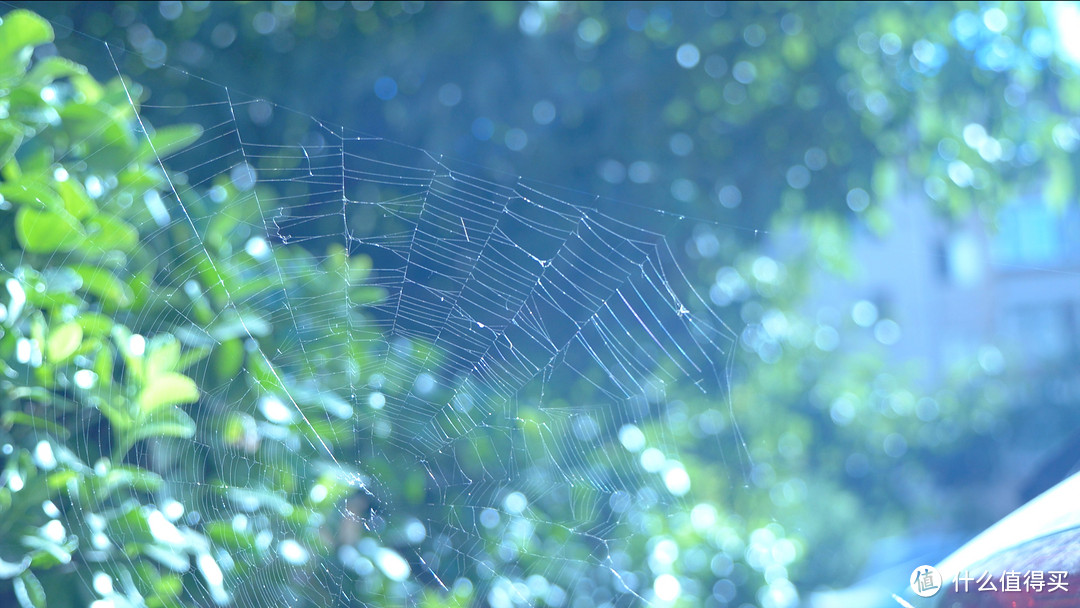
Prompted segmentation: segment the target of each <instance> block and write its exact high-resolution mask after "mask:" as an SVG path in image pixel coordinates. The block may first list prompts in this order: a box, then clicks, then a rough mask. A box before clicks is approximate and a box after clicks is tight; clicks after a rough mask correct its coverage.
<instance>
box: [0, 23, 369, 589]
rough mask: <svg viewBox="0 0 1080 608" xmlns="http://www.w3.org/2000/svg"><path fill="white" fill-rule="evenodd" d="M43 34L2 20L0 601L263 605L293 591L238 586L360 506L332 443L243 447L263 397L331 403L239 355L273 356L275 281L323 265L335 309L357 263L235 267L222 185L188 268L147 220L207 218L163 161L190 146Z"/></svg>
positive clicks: (174, 225) (181, 229) (187, 258)
mask: <svg viewBox="0 0 1080 608" xmlns="http://www.w3.org/2000/svg"><path fill="white" fill-rule="evenodd" d="M52 37H53V32H52V29H51V27H50V25H49V23H48V22H46V21H44V20H43V19H41V18H39V17H37V16H36V15H34V14H32V13H30V12H28V11H24V10H16V11H12V12H10V13H8V14H7V15H5V16H4V19H3V22H2V24H0V166H2V182H0V195H2V199H0V200H2V211H0V231H2V233H3V237H2V238H0V275H2V277H0V278H2V280H3V282H4V285H5V287H6V298H5V299H4V305H3V307H2V308H0V321H2V326H0V372H2V378H0V412H2V414H0V446H2V451H3V458H4V461H5V462H6V464H5V465H4V470H3V476H2V482H3V487H2V488H0V521H2V522H3V523H2V524H0V528H2V530H0V560H2V561H0V579H2V580H3V581H4V583H3V584H2V585H0V604H4V605H13V604H16V603H17V605H21V606H24V607H27V608H28V607H30V606H35V607H40V606H44V605H46V601H47V602H48V604H49V605H52V606H61V605H86V604H89V603H91V602H92V601H94V600H95V599H98V598H103V599H109V600H112V601H113V602H114V604H115V605H118V606H124V605H145V606H149V607H156V606H172V605H182V604H189V603H192V602H194V603H196V604H201V605H205V604H208V603H211V602H217V603H224V602H226V601H228V599H229V598H230V597H231V596H234V595H236V594H243V595H244V596H245V597H246V599H245V602H247V603H252V604H257V605H271V604H273V603H275V602H277V601H280V598H281V597H282V593H283V592H284V591H285V590H287V589H288V588H289V587H290V585H293V584H294V582H295V581H297V580H301V579H302V577H300V576H299V575H296V574H294V575H283V576H280V577H276V579H265V580H264V581H263V584H258V585H256V584H252V583H251V581H250V576H249V575H250V574H251V573H253V572H255V571H258V570H263V569H266V568H273V567H275V566H277V567H289V568H292V569H293V570H296V571H309V572H310V571H312V570H314V569H315V563H316V562H317V561H318V560H319V559H321V557H322V556H321V555H319V553H320V552H321V553H325V552H326V549H324V548H323V547H324V545H325V544H326V543H325V542H324V541H323V539H322V538H321V537H320V536H319V534H320V530H321V529H325V526H326V525H327V522H329V521H337V520H340V519H341V515H340V513H339V512H338V511H337V510H334V506H335V505H336V504H337V503H339V502H340V499H341V498H342V497H344V496H346V495H348V494H352V493H354V492H355V491H356V490H355V480H353V482H350V480H349V479H346V478H343V477H342V476H343V471H345V470H347V467H343V466H342V465H340V464H338V463H336V462H328V461H327V458H326V454H327V452H328V451H329V449H330V446H325V449H324V450H322V455H321V458H320V457H318V456H315V455H313V453H315V452H316V450H314V445H313V444H312V440H311V438H310V437H309V438H307V441H306V442H305V441H301V440H302V439H304V438H303V437H302V433H303V432H304V431H303V430H301V428H300V427H299V426H297V425H287V424H286V425H282V427H283V428H282V429H281V431H282V433H279V434H277V435H275V438H274V439H273V440H271V439H265V437H264V436H265V434H263V435H260V433H259V431H258V430H256V426H257V425H256V422H255V420H254V417H253V413H254V412H255V411H256V408H257V407H258V404H259V402H260V400H265V399H272V398H275V397H274V395H283V394H287V395H289V396H291V397H290V398H297V396H301V397H299V398H300V399H303V397H302V396H304V395H308V396H310V399H309V400H308V401H306V402H302V403H296V404H295V405H296V406H297V407H298V408H300V410H301V411H305V410H309V409H323V410H325V408H326V407H327V406H326V403H325V400H324V399H321V398H319V397H318V396H317V395H313V394H311V391H307V392H305V391H304V390H303V389H302V388H301V387H289V388H288V389H286V387H285V385H284V383H287V382H289V380H288V374H286V373H284V372H281V371H279V370H276V369H274V368H273V367H272V366H271V365H270V363H269V361H268V360H266V359H265V358H260V357H257V356H253V355H252V353H253V352H255V349H253V348H252V341H254V340H258V341H259V342H260V344H261V346H262V347H263V348H267V349H268V348H275V347H276V346H275V344H274V343H275V341H278V342H280V341H285V340H288V339H289V336H288V335H287V334H286V333H285V332H274V331H272V329H273V324H272V321H271V319H272V318H273V315H274V312H273V310H274V309H273V307H272V303H273V297H272V295H273V292H274V291H275V290H278V289H281V288H282V284H281V283H280V282H277V281H274V280H272V279H268V278H267V277H268V276H272V275H270V274H269V273H267V272H266V269H267V268H268V267H271V266H273V265H278V266H279V267H280V266H287V265H289V264H293V265H296V266H297V267H304V266H307V267H311V268H314V267H317V266H319V265H320V264H321V265H322V267H323V268H326V269H329V270H332V272H328V276H333V277H339V278H340V280H341V284H339V285H333V284H329V285H327V284H323V285H320V286H319V288H320V289H337V290H339V293H340V292H343V291H346V290H347V287H346V285H347V284H348V285H351V284H357V283H358V282H359V279H360V278H362V277H363V275H364V274H365V273H366V272H367V265H366V262H365V261H364V260H363V259H360V258H352V259H350V258H348V257H347V256H346V254H345V253H344V252H343V251H341V250H340V249H338V250H336V251H334V252H331V254H330V255H329V256H327V257H326V258H325V259H322V260H321V261H320V260H315V259H313V258H312V257H311V255H310V254H308V253H306V252H305V251H303V250H302V249H299V248H284V247H275V248H274V249H273V251H271V252H270V253H269V254H268V255H269V256H271V257H266V256H263V257H262V258H261V259H255V258H254V257H253V256H237V255H231V253H232V252H233V251H242V250H243V245H244V243H243V242H242V241H238V238H239V236H238V234H239V233H240V232H242V231H237V230H236V228H237V225H238V223H240V222H243V221H244V220H245V219H246V218H245V217H244V213H248V214H257V209H255V207H254V204H253V203H252V202H251V197H250V196H247V197H246V198H245V194H247V193H243V192H240V191H238V190H237V189H236V188H235V187H234V186H233V185H232V184H231V183H230V182H229V181H228V180H226V179H220V180H217V182H216V184H215V186H214V191H215V196H216V197H217V198H218V201H217V202H221V201H222V200H224V201H226V202H227V203H228V204H230V205H231V209H232V210H233V211H234V213H231V214H227V215H226V214H219V215H216V216H215V217H214V219H213V220H211V221H210V222H209V223H208V224H207V225H205V226H201V227H200V231H201V234H200V236H199V238H198V239H197V242H200V243H202V244H203V247H202V249H201V250H200V251H195V252H191V251H184V250H179V249H177V248H175V244H176V243H177V242H184V241H185V240H187V239H191V238H192V237H193V231H194V230H195V226H194V225H193V224H191V223H189V222H188V221H187V220H186V216H181V217H180V218H179V219H178V220H170V221H167V222H163V221H162V217H159V216H155V213H157V214H159V215H160V213H161V212H160V209H159V208H157V207H155V203H156V204H157V205H160V204H161V203H160V196H161V194H160V193H166V197H167V198H168V196H169V195H170V194H173V193H174V192H175V193H176V194H179V196H180V197H181V200H182V201H183V203H182V204H183V205H185V206H186V208H188V209H191V210H195V209H203V208H204V207H205V206H206V205H207V204H210V203H209V201H208V199H207V198H206V192H199V191H197V190H196V189H194V188H185V187H183V186H179V188H180V189H179V191H176V190H175V189H174V188H175V187H174V185H173V184H170V182H169V181H168V180H167V179H166V174H165V172H164V167H163V166H161V165H160V163H159V160H158V159H159V157H162V156H168V155H169V154H170V153H172V152H175V151H178V150H181V149H183V148H184V147H185V146H187V145H189V144H190V143H191V142H193V141H195V140H196V139H197V138H198V137H199V135H200V129H199V128H198V127H195V126H187V125H179V126H174V127H169V128H162V129H158V130H154V129H153V128H152V127H151V126H150V125H144V124H143V123H142V122H141V121H140V120H139V119H138V117H137V115H136V112H137V109H136V105H137V100H138V99H139V97H140V96H141V89H140V88H139V87H138V86H137V85H135V84H133V83H124V82H122V81H121V80H120V79H115V80H113V81H111V82H109V83H106V84H102V83H99V82H97V81H96V80H95V79H94V78H92V77H91V76H90V75H88V74H87V71H86V69H84V68H83V67H82V66H80V65H77V64H75V63H72V62H70V61H67V60H65V59H63V58H60V57H49V58H46V59H42V60H40V61H32V60H31V58H32V52H33V49H34V47H35V46H36V45H40V44H44V43H47V42H49V41H50V40H51V39H52ZM129 95H130V96H131V99H130V100H129ZM144 130H145V134H144ZM147 201H149V202H150V204H144V203H145V202H147ZM172 203H173V204H176V203H177V201H176V200H175V198H173V199H172ZM204 215H206V216H209V215H210V214H208V213H204ZM178 252H179V253H178ZM304 289H305V287H304V286H303V285H300V284H297V285H293V286H291V287H290V290H291V293H303V291H304ZM254 296H260V297H254ZM353 296H354V297H355V300H354V302H363V301H365V298H369V299H370V298H373V297H377V296H378V294H377V293H375V292H373V291H372V290H371V289H370V288H368V289H367V290H366V291H365V290H356V293H353ZM237 302H244V303H243V304H237ZM259 303H261V304H262V307H263V309H260V307H259ZM340 312H341V318H342V319H347V318H349V315H351V314H354V313H351V312H350V311H348V310H344V309H343V310H341V311H340ZM296 315H299V316H301V317H302V315H303V312H302V311H298V312H296ZM294 322H296V321H294ZM299 323H300V325H301V326H303V319H302V318H301V319H300V321H299ZM167 327H172V328H173V330H172V331H170V332H163V331H161V329H162V328H167ZM323 353H324V355H325V357H326V359H327V360H326V361H320V362H319V364H320V365H323V364H325V365H326V366H328V368H329V367H330V366H333V365H338V364H339V363H335V362H333V361H331V360H330V359H332V358H334V355H343V356H346V357H351V358H352V360H354V361H355V360H362V359H363V357H364V353H363V352H362V351H361V349H360V348H359V347H356V346H350V345H349V344H347V343H344V342H343V343H341V344H340V345H338V347H334V348H329V349H327V350H324V351H323ZM292 371H302V370H292ZM308 371H311V370H308ZM322 371H323V372H325V371H326V369H323V370H322ZM195 379H198V383H197V382H196V380H195ZM312 419H313V420H315V418H314V417H313V418H312ZM321 420H323V421H324V423H323V424H329V423H326V422H325V421H326V420H327V416H326V415H325V413H324V415H323V416H322V417H321ZM319 424H320V423H319V422H313V425H312V426H311V428H309V429H308V430H309V431H314V430H315V429H316V428H320V430H323V431H325V432H322V433H319V437H320V439H319V441H333V438H336V437H348V436H349V433H347V432H344V430H341V432H335V429H333V428H321V427H318V426H317V425H319ZM301 444H304V445H305V446H306V447H307V448H311V449H306V450H305V449H303V448H299V447H296V446H299V445H301ZM284 445H288V446H292V448H293V449H292V450H282V449H281V448H282V446H284ZM268 462H273V464H274V467H273V470H266V468H265V467H263V466H261V465H260V463H268ZM181 465H182V466H181ZM166 471H167V472H169V474H168V475H167V476H163V475H162V473H163V472H166ZM346 476H347V475H346ZM350 483H352V485H350ZM315 484H320V486H321V488H322V490H321V491H320V492H319V493H318V494H312V493H311V492H310V490H311V487H312V486H313V485H315ZM313 496H314V498H313ZM230 501H233V502H237V501H241V502H244V503H245V504H246V505H248V508H249V510H250V511H252V512H254V513H257V514H258V516H257V517H256V516H253V517H252V520H251V523H250V525H244V526H241V525H237V522H235V521H233V517H232V516H233V513H232V512H231V511H230V510H229V509H227V508H223V507H222V505H223V504H225V503H228V502H230ZM267 532H269V533H270V534H267ZM282 536H288V537H295V541H294V542H296V543H298V544H299V545H301V546H306V547H309V548H310V551H311V552H313V553H315V554H316V557H315V559H311V560H293V561H294V563H289V564H284V562H283V560H282V558H281V556H280V554H279V551H278V550H277V549H276V548H275V547H272V546H271V545H270V542H269V540H268V539H270V538H281V537H282ZM380 576H381V573H380V572H378V571H376V572H375V573H374V574H372V575H371V576H369V577H368V578H369V579H371V580H370V581H369V582H370V583H371V588H372V589H377V588H378V586H379V582H378V579H379V578H380ZM74 580H78V581H80V584H72V581H74ZM267 581H270V582H269V584H267ZM303 593H304V594H305V597H307V600H308V601H309V602H311V603H313V604H322V602H321V601H320V600H319V598H317V597H312V596H311V593H312V591H311V590H306V591H304V592H303ZM294 594H295V592H294ZM286 597H288V595H286Z"/></svg>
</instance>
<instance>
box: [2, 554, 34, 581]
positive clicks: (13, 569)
mask: <svg viewBox="0 0 1080 608" xmlns="http://www.w3.org/2000/svg"><path fill="white" fill-rule="evenodd" d="M29 567H30V558H29V557H27V556H25V555H24V556H23V558H22V561H20V562H19V563H14V562H5V561H4V560H2V559H0V579H9V578H12V577H15V576H18V575H20V574H22V573H23V571H24V570H26V569H27V568H29Z"/></svg>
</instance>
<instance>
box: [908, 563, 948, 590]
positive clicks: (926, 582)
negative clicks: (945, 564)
mask: <svg viewBox="0 0 1080 608" xmlns="http://www.w3.org/2000/svg"><path fill="white" fill-rule="evenodd" d="M940 589H941V574H940V573H939V572H938V571H937V569H936V568H934V567H933V566H919V567H918V568H915V570H914V571H913V572H912V573H911V590H912V591H914V592H915V595H917V596H919V597H933V596H934V594H936V593H937V592H938V591H939V590H940Z"/></svg>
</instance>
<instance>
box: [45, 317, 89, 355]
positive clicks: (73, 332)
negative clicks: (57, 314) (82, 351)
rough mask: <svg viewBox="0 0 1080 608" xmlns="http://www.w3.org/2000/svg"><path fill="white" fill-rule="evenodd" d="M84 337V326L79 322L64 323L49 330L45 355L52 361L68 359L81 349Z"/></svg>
mask: <svg viewBox="0 0 1080 608" xmlns="http://www.w3.org/2000/svg"><path fill="white" fill-rule="evenodd" d="M82 338H83V331H82V327H81V326H80V325H79V324H78V323H75V322H73V321H72V322H69V323H64V324H63V325H61V326H59V327H57V328H55V329H53V330H52V331H51V332H49V339H48V340H47V341H46V342H45V357H46V358H47V359H48V361H49V362H50V363H63V362H64V361H67V360H68V358H69V357H71V355H74V354H75V351H77V350H79V346H81V345H82Z"/></svg>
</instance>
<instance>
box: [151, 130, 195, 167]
mask: <svg viewBox="0 0 1080 608" xmlns="http://www.w3.org/2000/svg"><path fill="white" fill-rule="evenodd" d="M201 136H202V127H200V126H199V125H173V126H169V127H162V128H160V129H158V130H157V131H155V132H154V133H153V134H152V135H151V136H150V141H146V140H145V139H144V140H143V141H142V144H141V145H140V146H139V153H138V155H137V156H136V157H135V162H137V163H145V162H147V161H151V160H154V159H155V158H165V157H166V156H168V155H169V154H172V153H173V152H176V151H178V150H183V149H184V148H186V147H188V146H189V145H191V144H192V143H193V142H195V140H197V139H199V137H201ZM151 143H153V147H151V145H150V144H151ZM154 152H157V154H156V155H155V154H154Z"/></svg>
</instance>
